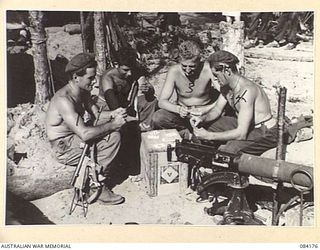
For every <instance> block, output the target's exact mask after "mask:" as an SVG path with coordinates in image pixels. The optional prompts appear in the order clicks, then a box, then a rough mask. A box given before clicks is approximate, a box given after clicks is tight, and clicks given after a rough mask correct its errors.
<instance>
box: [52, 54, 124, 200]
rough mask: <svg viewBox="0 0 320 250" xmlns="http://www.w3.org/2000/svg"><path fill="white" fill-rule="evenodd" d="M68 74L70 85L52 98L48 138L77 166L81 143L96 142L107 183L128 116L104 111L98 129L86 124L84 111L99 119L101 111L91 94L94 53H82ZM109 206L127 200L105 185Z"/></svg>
mask: <svg viewBox="0 0 320 250" xmlns="http://www.w3.org/2000/svg"><path fill="white" fill-rule="evenodd" d="M65 71H66V73H67V74H68V75H69V78H70V80H69V82H68V84H67V85H65V86H64V87H63V88H61V89H60V90H59V91H57V92H56V94H55V95H54V97H53V98H52V99H51V102H50V105H49V108H48V111H47V115H46V129H47V134H48V139H49V141H50V143H51V146H52V148H53V150H54V152H55V156H56V158H57V159H58V161H59V162H61V163H63V164H67V165H71V166H75V165H77V164H78V162H79V159H80V156H81V153H82V150H83V149H81V148H80V144H81V143H82V142H89V141H93V140H94V141H95V142H96V148H97V163H98V164H99V165H100V166H101V167H102V174H103V175H105V176H106V177H107V178H106V180H108V178H110V176H107V174H108V173H107V171H110V169H109V168H110V167H109V165H110V164H111V162H112V161H113V159H114V158H115V156H116V155H117V153H118V150H119V148H120V135H119V132H117V131H118V130H119V129H120V127H121V126H122V125H123V124H125V116H126V113H125V111H124V110H123V109H117V110H115V111H113V112H110V111H109V112H102V113H101V114H100V118H99V121H100V122H99V123H98V124H100V125H97V126H90V125H87V124H85V122H84V119H83V115H84V113H85V110H86V111H87V112H88V113H89V114H91V115H92V116H93V117H95V118H96V117H97V115H98V112H99V111H98V108H97V107H96V106H95V105H93V103H92V101H91V98H90V91H91V90H92V86H93V84H94V83H95V76H96V62H95V60H94V57H93V56H92V55H91V54H87V53H81V54H78V55H76V56H75V57H73V58H72V59H71V60H70V62H69V63H68V64H67V66H66V69H65ZM99 200H101V201H102V202H105V203H106V204H110V205H111V204H112V205H115V204H119V203H122V202H123V201H124V198H123V197H122V196H120V195H117V194H114V193H113V192H112V191H110V190H109V189H108V188H107V187H106V186H105V187H104V188H103V190H102V193H101V194H100V196H99Z"/></svg>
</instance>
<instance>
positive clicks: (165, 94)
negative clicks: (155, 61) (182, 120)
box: [159, 66, 180, 114]
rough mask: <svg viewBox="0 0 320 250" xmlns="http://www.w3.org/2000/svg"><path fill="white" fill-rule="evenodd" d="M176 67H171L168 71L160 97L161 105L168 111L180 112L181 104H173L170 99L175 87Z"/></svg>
mask: <svg viewBox="0 0 320 250" xmlns="http://www.w3.org/2000/svg"><path fill="white" fill-rule="evenodd" d="M175 71H176V70H175V68H174V66H173V67H171V68H170V69H169V71H168V74H167V78H166V81H165V83H164V85H163V88H162V90H161V94H160V97H159V107H160V108H162V109H165V110H168V111H171V112H173V113H178V114H179V111H180V105H178V104H173V103H171V102H170V101H169V99H170V98H171V96H172V94H173V91H174V88H175V75H176V72H175Z"/></svg>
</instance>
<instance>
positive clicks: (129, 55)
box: [117, 47, 137, 67]
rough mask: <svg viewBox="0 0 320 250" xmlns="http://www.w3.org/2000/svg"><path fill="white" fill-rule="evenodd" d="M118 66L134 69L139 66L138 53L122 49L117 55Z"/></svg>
mask: <svg viewBox="0 0 320 250" xmlns="http://www.w3.org/2000/svg"><path fill="white" fill-rule="evenodd" d="M117 61H118V64H119V65H120V66H121V65H125V66H128V67H134V66H136V64H137V53H136V51H135V50H134V49H133V48H130V47H123V48H120V49H119V51H118V55H117Z"/></svg>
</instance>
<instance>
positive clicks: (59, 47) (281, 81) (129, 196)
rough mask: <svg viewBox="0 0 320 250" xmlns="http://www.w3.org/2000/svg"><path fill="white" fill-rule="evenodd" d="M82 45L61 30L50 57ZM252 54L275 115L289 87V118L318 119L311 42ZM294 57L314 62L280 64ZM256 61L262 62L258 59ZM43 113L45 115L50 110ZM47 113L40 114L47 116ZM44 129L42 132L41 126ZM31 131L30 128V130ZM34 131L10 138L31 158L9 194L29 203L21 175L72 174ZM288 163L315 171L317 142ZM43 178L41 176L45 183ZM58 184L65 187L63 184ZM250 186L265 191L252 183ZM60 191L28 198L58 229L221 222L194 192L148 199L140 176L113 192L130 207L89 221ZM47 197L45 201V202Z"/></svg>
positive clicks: (94, 209) (249, 66) (303, 145)
mask: <svg viewBox="0 0 320 250" xmlns="http://www.w3.org/2000/svg"><path fill="white" fill-rule="evenodd" d="M80 44H81V40H80V35H69V34H67V33H65V32H64V31H62V30H61V29H56V31H55V32H50V33H49V40H48V51H49V56H50V57H51V58H54V57H55V55H56V54H57V53H61V54H63V55H64V56H66V57H67V58H68V59H70V58H71V57H72V56H74V55H76V54H77V53H79V52H81V46H80ZM310 48H311V49H310ZM247 52H250V55H251V56H250V57H249V56H248V57H246V61H245V67H246V76H247V77H248V78H250V79H252V80H253V81H255V82H256V83H257V84H261V85H262V86H263V87H264V89H265V91H266V93H267V94H268V96H269V98H270V101H271V106H272V111H273V113H274V114H276V112H277V94H276V88H275V87H276V86H280V85H281V86H284V87H286V88H287V90H288V92H287V104H286V115H287V116H288V117H289V118H292V117H297V116H300V115H301V114H303V115H307V114H312V113H313V109H314V106H313V102H314V80H313V72H314V64H313V61H312V44H311V43H310V42H309V43H305V44H304V45H302V46H300V48H296V49H294V50H293V51H285V50H283V49H282V48H278V49H266V48H263V49H255V48H254V49H250V50H248V51H247ZM290 53H292V56H293V57H299V56H300V58H303V57H304V56H305V58H309V59H310V58H311V60H304V61H292V60H282V59H279V58H278V59H277V56H281V55H286V56H288V54H290ZM270 54H272V55H273V58H272V60H270V58H269V59H265V58H268V57H269V55H270ZM252 55H257V56H256V57H255V56H252ZM261 55H262V56H261ZM263 55H265V56H263ZM166 72H167V67H164V68H163V69H162V70H160V72H158V73H157V74H156V75H154V76H153V77H152V78H151V80H150V82H151V83H152V84H153V85H154V87H155V89H156V93H157V94H158V93H159V91H160V90H161V87H162V84H163V82H164V80H165V76H166ZM11 112H13V113H14V112H15V111H14V110H12V111H11ZM43 112H45V108H44V110H43ZM43 112H42V113H41V112H40V113H41V114H42V115H43ZM42 117H43V116H42ZM37 119H38V118H37ZM31 123H35V121H34V120H33V121H32V122H31ZM26 124H30V123H26ZM39 124H40V125H39V126H40V128H41V126H42V125H41V122H40V123H39ZM30 126H33V125H30ZM26 127H28V126H27V125H26ZM19 128H21V126H20V125H19V124H18V125H17V124H16V131H19ZM30 131H31V132H30ZM30 131H29V132H30V134H28V135H26V134H21V132H19V133H20V135H19V134H18V135H17V134H16V133H17V132H11V133H10V134H9V137H10V136H11V139H12V138H13V143H14V144H15V146H16V150H18V149H19V150H18V151H19V152H26V151H28V152H29V154H28V155H29V158H28V159H24V160H22V161H20V163H19V164H18V166H14V167H13V169H14V170H15V172H13V173H12V174H10V173H8V181H7V184H8V189H9V190H10V191H13V192H15V191H17V190H18V191H17V192H16V193H18V194H20V195H24V198H25V197H26V196H27V194H25V193H23V190H24V189H25V188H24V187H20V189H19V187H18V186H19V185H20V183H21V178H17V175H18V176H25V179H24V180H28V181H29V182H34V185H38V184H39V183H41V181H44V180H47V179H48V176H46V177H45V176H42V174H41V172H43V175H48V173H49V174H50V175H51V176H52V175H53V176H54V173H55V174H56V177H57V176H58V177H60V176H64V178H65V180H68V178H69V177H70V174H71V173H72V170H70V169H66V167H65V166H63V165H61V164H58V163H56V162H55V161H54V160H53V158H50V157H49V154H48V153H45V152H48V150H49V149H48V147H47V146H48V144H47V142H46V141H45V139H43V138H42V135H41V133H40V132H39V131H38V132H37V131H36V133H33V132H34V130H32V129H31V130H30ZM32 131H33V132H32ZM40 131H41V129H40ZM35 141H36V143H35ZM35 144H37V145H35ZM35 148H37V149H35ZM40 148H41V150H40ZM33 150H34V151H33ZM265 156H266V157H270V158H274V156H275V150H270V151H268V152H266V153H265ZM287 160H288V161H291V162H294V163H300V164H305V165H308V166H312V167H313V165H314V141H313V140H308V141H305V142H300V143H298V142H294V143H292V144H291V145H289V146H288V148H287ZM48 169H49V170H48ZM38 173H40V177H39V175H38ZM61 173H62V175H61ZM41 176H42V177H41ZM39 180H40V182H39ZM49 180H50V179H49ZM52 180H54V178H52ZM19 181H20V182H19ZM53 182H54V181H53ZM37 183H38V184H37ZM57 183H60V184H61V181H60V182H57ZM251 183H252V184H257V183H259V184H261V185H265V184H264V183H261V182H259V181H257V180H254V179H252V178H251ZM51 184H52V183H51ZM57 185H58V184H56V185H55V184H52V185H51V186H50V188H52V190H51V192H50V190H48V194H47V195H42V196H41V195H40V197H41V198H39V199H34V198H32V197H36V196H32V195H31V196H30V197H28V198H25V199H27V200H32V201H31V203H32V204H33V205H34V206H35V208H36V209H39V210H40V211H41V213H42V214H43V215H44V216H45V217H47V218H48V219H49V220H50V221H51V222H53V223H55V224H125V223H138V224H180V225H216V224H217V223H218V221H219V220H220V219H221V217H220V216H214V217H212V216H209V215H207V214H205V213H204V208H205V207H210V203H209V202H206V203H197V202H196V201H195V200H196V198H197V195H196V193H195V192H193V191H191V190H186V192H184V193H181V194H172V195H164V196H158V197H153V198H150V197H149V196H148V195H147V194H146V186H145V185H144V182H143V181H142V180H141V178H137V177H136V176H132V177H129V178H128V179H127V180H125V181H124V182H123V183H122V184H120V185H118V186H116V187H115V188H114V191H115V192H116V193H120V194H121V195H123V196H124V197H125V198H126V201H125V203H123V204H121V205H117V206H106V205H104V204H102V203H100V202H96V203H94V204H92V205H90V207H89V211H88V214H87V217H86V218H84V216H83V213H82V210H81V209H80V208H79V207H78V208H77V209H76V210H75V211H74V212H73V213H72V214H71V215H69V208H70V204H71V199H72V195H73V190H72V189H71V188H70V186H68V185H67V184H66V186H60V187H57ZM50 188H49V189H50ZM36 191H37V189H36ZM43 196H46V197H44V198H42V197H43ZM304 213H305V214H308V216H307V219H306V220H305V222H304V223H305V224H304V225H313V223H314V222H313V207H312V206H311V207H309V208H306V209H305V210H304ZM297 214H298V210H297V208H296V207H295V208H293V209H291V210H289V211H288V212H286V213H285V214H284V216H283V217H282V218H281V220H280V222H281V223H286V225H289V226H290V225H297V221H298V217H297ZM25 216H28V215H25ZM256 216H257V217H258V218H263V219H264V220H265V222H266V224H270V218H271V212H270V211H269V210H267V209H258V210H257V211H256ZM36 221H37V218H34V223H36ZM31 224H32V223H31Z"/></svg>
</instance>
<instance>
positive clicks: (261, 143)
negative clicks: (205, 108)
mask: <svg viewBox="0 0 320 250" xmlns="http://www.w3.org/2000/svg"><path fill="white" fill-rule="evenodd" d="M208 62H209V64H210V68H211V71H212V73H213V75H214V76H215V77H216V78H217V80H218V82H219V84H220V86H221V88H220V92H221V94H220V96H219V98H218V100H217V101H216V103H215V106H214V108H213V109H211V111H210V112H209V113H208V114H206V115H205V116H202V117H201V120H202V121H203V122H206V123H208V122H212V124H211V125H210V126H204V127H201V128H197V127H195V128H194V134H195V135H196V136H197V137H198V138H199V139H206V140H213V141H219V142H221V143H224V144H223V145H221V146H220V148H219V149H221V150H224V151H227V152H230V153H239V152H243V153H248V154H253V155H261V154H262V153H263V152H265V151H266V150H268V149H270V148H274V147H276V146H277V122H276V119H275V118H274V117H273V116H272V113H271V108H270V102H269V99H268V96H267V95H266V93H265V92H264V90H263V89H262V88H261V87H260V86H258V85H256V84H254V83H253V82H252V81H250V80H249V79H247V78H246V77H244V76H242V75H241V74H239V72H238V70H237V66H236V64H237V63H238V62H239V60H238V58H237V57H236V56H235V55H233V54H232V53H230V52H227V51H223V50H221V51H217V52H215V53H213V54H211V55H210V56H209V58H208ZM227 103H229V104H230V105H231V107H233V109H234V110H235V113H236V116H237V117H228V116H221V113H222V110H223V109H224V107H225V105H226V104H227ZM195 125H197V124H195Z"/></svg>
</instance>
